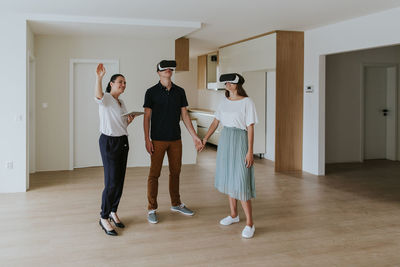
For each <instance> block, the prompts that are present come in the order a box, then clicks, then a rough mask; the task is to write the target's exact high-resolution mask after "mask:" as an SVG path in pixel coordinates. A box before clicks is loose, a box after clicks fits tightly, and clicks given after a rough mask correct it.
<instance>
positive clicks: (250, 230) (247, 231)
mask: <svg viewBox="0 0 400 267" xmlns="http://www.w3.org/2000/svg"><path fill="white" fill-rule="evenodd" d="M255 231H256V228H255V227H254V224H253V226H252V227H250V226H248V225H246V227H245V228H244V229H243V231H242V236H243V237H244V238H252V237H253V235H254V232H255Z"/></svg>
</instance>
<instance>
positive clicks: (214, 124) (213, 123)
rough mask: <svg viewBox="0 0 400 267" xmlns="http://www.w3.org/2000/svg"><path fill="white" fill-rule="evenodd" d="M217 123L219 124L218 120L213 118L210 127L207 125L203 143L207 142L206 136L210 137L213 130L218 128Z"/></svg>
mask: <svg viewBox="0 0 400 267" xmlns="http://www.w3.org/2000/svg"><path fill="white" fill-rule="evenodd" d="M218 125H219V120H217V119H214V120H213V122H212V123H211V125H210V127H208V131H207V133H206V135H205V136H204V138H203V145H205V144H206V143H207V140H208V138H210V136H211V135H213V133H214V132H215V130H216V129H217V128H218Z"/></svg>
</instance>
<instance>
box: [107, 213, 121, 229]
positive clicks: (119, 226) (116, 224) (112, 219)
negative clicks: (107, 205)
mask: <svg viewBox="0 0 400 267" xmlns="http://www.w3.org/2000/svg"><path fill="white" fill-rule="evenodd" d="M108 218H109V219H110V220H111V221H112V222H113V223H114V224H115V226H117V227H118V228H125V224H123V223H122V222H119V223H117V222H116V221H115V220H114V218H113V217H112V216H111V215H110V216H108Z"/></svg>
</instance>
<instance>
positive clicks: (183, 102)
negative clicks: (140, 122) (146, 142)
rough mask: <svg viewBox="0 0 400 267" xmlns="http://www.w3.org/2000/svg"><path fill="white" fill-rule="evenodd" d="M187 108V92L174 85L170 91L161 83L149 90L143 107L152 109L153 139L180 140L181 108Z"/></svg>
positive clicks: (151, 135)
mask: <svg viewBox="0 0 400 267" xmlns="http://www.w3.org/2000/svg"><path fill="white" fill-rule="evenodd" d="M187 106H188V102H187V99H186V94H185V90H183V88H181V87H179V86H177V85H176V84H174V83H172V87H171V89H170V90H169V91H168V90H167V88H165V87H164V86H163V85H162V84H161V82H159V83H158V84H156V85H154V86H153V87H151V88H149V89H147V91H146V95H145V97H144V105H143V107H144V108H151V130H150V137H151V139H152V140H157V141H175V140H180V139H181V127H180V125H179V122H180V119H181V108H182V107H187Z"/></svg>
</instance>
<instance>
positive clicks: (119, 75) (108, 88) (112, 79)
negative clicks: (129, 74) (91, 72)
mask: <svg viewBox="0 0 400 267" xmlns="http://www.w3.org/2000/svg"><path fill="white" fill-rule="evenodd" d="M118 77H122V78H125V77H124V75H122V74H119V73H117V74H114V75H113V76H111V79H110V81H109V82H108V84H107V88H106V93H110V92H111V85H110V83H111V82H115V80H116V79H117V78H118Z"/></svg>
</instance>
